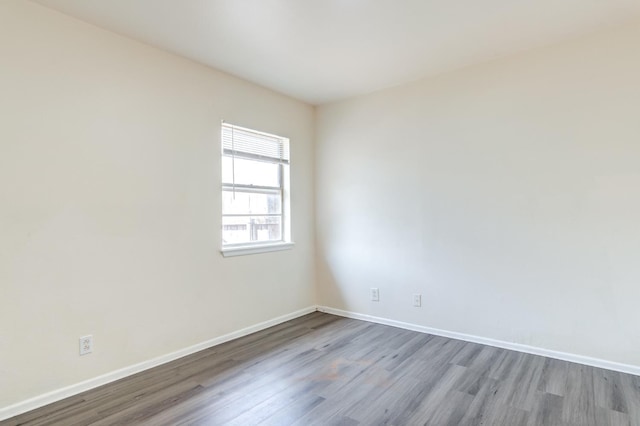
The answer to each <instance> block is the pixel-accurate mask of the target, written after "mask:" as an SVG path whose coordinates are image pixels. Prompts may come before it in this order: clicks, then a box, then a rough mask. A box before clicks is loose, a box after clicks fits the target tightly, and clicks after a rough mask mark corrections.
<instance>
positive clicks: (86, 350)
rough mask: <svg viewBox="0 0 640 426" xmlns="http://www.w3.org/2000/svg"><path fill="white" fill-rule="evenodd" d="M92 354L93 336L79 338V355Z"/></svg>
mask: <svg viewBox="0 0 640 426" xmlns="http://www.w3.org/2000/svg"><path fill="white" fill-rule="evenodd" d="M91 352H93V336H91V335H89V336H82V337H81V338H80V355H87V354H90V353H91Z"/></svg>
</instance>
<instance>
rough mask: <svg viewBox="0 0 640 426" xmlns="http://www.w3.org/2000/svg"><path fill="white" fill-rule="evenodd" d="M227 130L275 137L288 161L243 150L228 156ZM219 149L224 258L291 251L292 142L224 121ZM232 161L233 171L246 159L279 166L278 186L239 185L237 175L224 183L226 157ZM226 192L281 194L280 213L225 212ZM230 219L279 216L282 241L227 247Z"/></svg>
mask: <svg viewBox="0 0 640 426" xmlns="http://www.w3.org/2000/svg"><path fill="white" fill-rule="evenodd" d="M225 129H232V131H234V130H238V131H241V132H248V133H251V134H253V135H256V136H264V137H265V138H269V139H273V138H276V139H278V140H279V141H280V143H282V148H283V151H286V153H287V154H286V159H285V158H284V157H282V156H281V158H280V159H279V160H278V159H277V158H275V157H273V158H272V157H266V156H262V155H258V154H252V153H248V152H243V151H237V150H235V149H234V150H233V151H232V152H231V153H229V150H228V149H226V150H225V142H224V132H225ZM220 138H221V141H220V147H221V150H220V152H221V156H220V165H221V169H220V179H221V187H220V188H221V190H220V191H221V196H222V197H221V198H222V200H221V201H222V205H221V221H220V225H221V226H220V230H221V235H220V244H221V248H220V251H221V253H222V255H223V256H225V257H229V256H239V255H246V254H257V253H266V252H272V251H279V250H287V249H291V248H293V246H294V243H293V241H292V238H291V209H290V190H291V189H290V174H291V172H290V164H291V162H290V160H289V154H288V152H289V139H288V138H285V137H282V136H278V135H273V134H270V133H265V132H261V131H258V130H254V129H249V128H246V127H241V126H236V125H233V124H229V123H226V122H224V121H223V122H222V125H221V128H220ZM229 157H230V158H232V161H233V162H234V163H233V166H232V167H233V168H235V159H243V160H251V161H259V162H265V163H269V164H277V165H278V182H279V185H278V186H270V185H253V184H239V183H236V182H235V175H234V177H233V180H234V181H233V182H232V183H229V182H225V181H224V167H225V166H224V164H223V162H224V158H229ZM226 191H236V192H243V193H247V194H278V195H279V198H280V213H266V214H250V213H248V214H241V213H227V214H225V212H224V194H225V192H226ZM228 217H279V218H280V236H281V239H280V240H269V241H248V242H242V243H230V244H225V242H224V220H225V218H228Z"/></svg>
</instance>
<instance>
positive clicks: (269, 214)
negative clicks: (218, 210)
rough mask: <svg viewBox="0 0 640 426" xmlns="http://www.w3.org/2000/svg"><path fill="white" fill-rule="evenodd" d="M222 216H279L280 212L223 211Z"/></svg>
mask: <svg viewBox="0 0 640 426" xmlns="http://www.w3.org/2000/svg"><path fill="white" fill-rule="evenodd" d="M222 216H223V217H280V216H282V213H262V214H252V213H223V214H222Z"/></svg>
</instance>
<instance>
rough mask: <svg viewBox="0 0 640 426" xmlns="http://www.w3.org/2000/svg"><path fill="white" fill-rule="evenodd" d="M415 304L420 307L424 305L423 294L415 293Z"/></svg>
mask: <svg viewBox="0 0 640 426" xmlns="http://www.w3.org/2000/svg"><path fill="white" fill-rule="evenodd" d="M413 306H415V307H416V308H419V307H420V306H422V295H421V294H414V295H413Z"/></svg>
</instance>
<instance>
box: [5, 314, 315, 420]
mask: <svg viewBox="0 0 640 426" xmlns="http://www.w3.org/2000/svg"><path fill="white" fill-rule="evenodd" d="M316 310H317V307H316V306H309V307H307V308H304V309H300V310H298V311H295V312H291V313H289V314H286V315H282V316H279V317H277V318H273V319H270V320H267V321H264V322H261V323H258V324H254V325H252V326H249V327H246V328H243V329H241V330H237V331H234V332H232V333H229V334H225V335H223V336H219V337H216V338H213V339H210V340H207V341H205V342H202V343H198V344H196V345H193V346H189V347H188V348H184V349H181V350H178V351H175V352H172V353H169V354H166V355H162V356H159V357H156V358H153V359H150V360H148V361H143V362H141V363H138V364H134V365H131V366H129V367H125V368H121V369H119V370H116V371H112V372H110V373H107V374H103V375H101V376H98V377H94V378H92V379H89V380H85V381H83V382H80V383H76V384H74V385H71V386H67V387H64V388H61V389H57V390H54V391H51V392H47V393H45V394H42V395H39V396H36V397H34V398H30V399H27V400H25V401H22V402H18V403H16V404H13V405H9V406H7V407H4V408H0V421H2V420H6V419H9V418H11V417H15V416H17V415H20V414H23V413H26V412H28V411H31V410H35V409H36V408H40V407H43V406H45V405H48V404H51V403H53V402H57V401H60V400H62V399H65V398H68V397H70V396H74V395H77V394H79V393H82V392H86V391H88V390H91V389H94V388H97V387H99V386H102V385H106V384H107V383H111V382H114V381H116V380H120V379H123V378H125V377H127V376H131V375H133V374H137V373H140V372H142V371H145V370H148V369H150V368H153V367H157V366H159V365H162V364H166V363H168V362H171V361H174V360H176V359H179V358H182V357H184V356H187V355H191V354H194V353H196V352H199V351H201V350H203V349H208V348H210V347H212V346H216V345H219V344H221V343H225V342H228V341H230V340H233V339H237V338H239V337H243V336H246V335H248V334H251V333H255V332H256V331H260V330H264V329H266V328H269V327H273V326H274V325H278V324H281V323H283V322H286V321H290V320H292V319H295V318H298V317H301V316H303V315H306V314H310V313H311V312H315V311H316Z"/></svg>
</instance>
